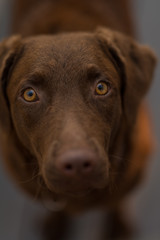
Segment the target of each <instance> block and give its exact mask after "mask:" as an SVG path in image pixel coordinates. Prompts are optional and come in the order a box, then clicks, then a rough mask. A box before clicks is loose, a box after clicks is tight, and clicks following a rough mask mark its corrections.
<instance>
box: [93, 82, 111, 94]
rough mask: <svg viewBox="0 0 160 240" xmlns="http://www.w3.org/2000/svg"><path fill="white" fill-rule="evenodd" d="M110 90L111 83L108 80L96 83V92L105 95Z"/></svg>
mask: <svg viewBox="0 0 160 240" xmlns="http://www.w3.org/2000/svg"><path fill="white" fill-rule="evenodd" d="M108 91H109V85H108V84H107V83H106V82H99V83H98V84H97V85H96V94H97V95H105V94H107V93H108Z"/></svg>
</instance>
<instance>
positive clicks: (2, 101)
mask: <svg viewBox="0 0 160 240" xmlns="http://www.w3.org/2000/svg"><path fill="white" fill-rule="evenodd" d="M20 45H21V37H20V36H12V37H9V38H7V39H5V40H3V41H2V42H1V43H0V128H1V130H4V131H6V130H8V129H9V128H10V126H11V119H10V113H9V102H8V98H7V94H6V88H7V83H8V81H9V77H10V74H11V72H12V70H13V67H14V64H15V63H16V61H17V59H18V56H19V52H20Z"/></svg>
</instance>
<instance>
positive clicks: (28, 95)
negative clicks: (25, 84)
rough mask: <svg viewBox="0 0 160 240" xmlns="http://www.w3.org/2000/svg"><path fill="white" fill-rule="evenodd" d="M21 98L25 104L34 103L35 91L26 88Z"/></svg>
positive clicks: (36, 97) (35, 98) (36, 98)
mask: <svg viewBox="0 0 160 240" xmlns="http://www.w3.org/2000/svg"><path fill="white" fill-rule="evenodd" d="M23 98H24V100H25V101H27V102H35V101H37V100H38V96H37V93H36V92H35V90H34V89H33V88H27V89H26V90H25V91H24V92H23Z"/></svg>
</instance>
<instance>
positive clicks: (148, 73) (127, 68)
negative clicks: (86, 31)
mask: <svg viewBox="0 0 160 240" xmlns="http://www.w3.org/2000/svg"><path fill="white" fill-rule="evenodd" d="M96 37H97V38H98V41H99V44H100V46H101V48H102V49H103V51H104V52H106V54H109V55H110V56H111V58H112V61H113V63H114V65H115V66H116V68H118V69H117V70H118V71H119V73H120V74H121V81H122V82H121V86H122V87H121V93H122V103H123V107H124V112H125V117H126V120H127V123H128V124H129V125H130V124H133V122H134V121H135V118H136V113H137V110H138V106H139V104H140V102H141V100H142V98H143V97H144V96H145V94H146V93H147V91H148V89H149V87H150V84H151V82H152V77H153V71H154V68H155V65H156V57H155V55H154V53H153V52H152V51H151V49H150V48H149V47H147V46H142V45H140V44H138V43H136V42H135V41H134V40H133V39H132V38H130V37H128V36H125V35H123V34H121V33H118V32H116V31H112V30H109V29H107V28H98V29H97V31H96Z"/></svg>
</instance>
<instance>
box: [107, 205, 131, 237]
mask: <svg viewBox="0 0 160 240" xmlns="http://www.w3.org/2000/svg"><path fill="white" fill-rule="evenodd" d="M106 224H107V227H106V226H105V229H107V230H105V236H104V237H103V239H105V240H106V239H108V240H129V239H130V238H131V237H132V235H133V226H132V224H131V221H130V220H129V219H128V217H127V215H126V211H125V210H124V208H123V207H121V206H118V207H116V208H114V209H112V210H110V212H109V214H108V215H107V223H106V221H105V225H106Z"/></svg>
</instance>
